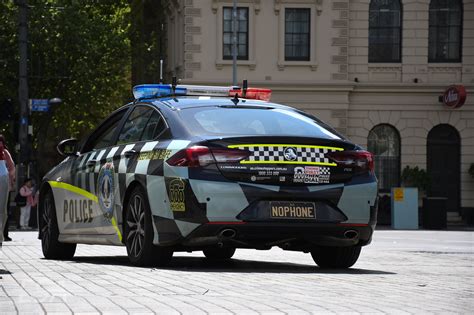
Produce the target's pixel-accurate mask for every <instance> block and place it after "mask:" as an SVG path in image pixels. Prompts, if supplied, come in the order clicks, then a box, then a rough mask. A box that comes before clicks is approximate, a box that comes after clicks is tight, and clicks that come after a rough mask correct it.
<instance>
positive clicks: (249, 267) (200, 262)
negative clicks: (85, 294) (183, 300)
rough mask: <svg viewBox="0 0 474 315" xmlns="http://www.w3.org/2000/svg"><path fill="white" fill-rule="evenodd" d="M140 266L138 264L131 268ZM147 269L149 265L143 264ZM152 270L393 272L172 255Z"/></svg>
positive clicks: (121, 262) (98, 260)
mask: <svg viewBox="0 0 474 315" xmlns="http://www.w3.org/2000/svg"><path fill="white" fill-rule="evenodd" d="M73 261H74V262H76V263H89V264H97V265H118V266H130V267H133V265H132V264H130V262H129V260H128V258H127V257H126V256H77V257H74V259H73ZM134 268H140V267H134ZM147 269H150V267H147ZM153 269H164V270H176V271H179V270H182V271H188V272H234V273H321V274H361V275H363V274H375V275H394V274H396V273H394V272H388V271H381V270H370V269H359V268H350V269H321V268H318V267H317V266H316V265H304V264H296V263H291V262H269V261H257V260H243V259H231V260H229V261H225V262H218V261H210V260H208V259H206V258H204V257H182V256H176V257H173V259H172V261H171V263H170V265H169V266H166V267H158V268H153Z"/></svg>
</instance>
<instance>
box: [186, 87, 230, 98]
mask: <svg viewBox="0 0 474 315" xmlns="http://www.w3.org/2000/svg"><path fill="white" fill-rule="evenodd" d="M179 87H180V88H185V89H186V95H200V96H229V90H230V89H232V88H231V87H227V86H206V85H179Z"/></svg>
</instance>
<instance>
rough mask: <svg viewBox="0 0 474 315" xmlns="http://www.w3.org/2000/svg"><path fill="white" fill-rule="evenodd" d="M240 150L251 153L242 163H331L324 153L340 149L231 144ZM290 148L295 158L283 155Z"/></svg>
mask: <svg viewBox="0 0 474 315" xmlns="http://www.w3.org/2000/svg"><path fill="white" fill-rule="evenodd" d="M231 147H232V148H236V149H240V150H248V151H250V152H251V155H250V156H249V158H248V159H246V160H244V161H242V162H241V163H243V164H252V163H264V162H269V163H301V164H314V165H333V162H332V161H330V160H329V159H328V158H327V157H326V154H327V153H329V152H335V151H341V150H342V149H340V148H330V147H317V146H294V147H293V146H291V145H290V146H288V145H268V146H265V145H258V146H256V145H239V146H231ZM289 150H292V151H293V152H294V153H296V158H294V159H290V158H287V157H285V153H287V152H289Z"/></svg>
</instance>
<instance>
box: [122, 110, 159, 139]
mask: <svg viewBox="0 0 474 315" xmlns="http://www.w3.org/2000/svg"><path fill="white" fill-rule="evenodd" d="M153 112H154V111H153V109H151V108H149V107H147V106H137V107H135V109H134V110H133V111H132V113H131V114H130V115H129V116H128V118H127V120H126V121H125V124H124V125H123V128H122V130H121V131H120V134H119V138H118V141H117V144H124V143H130V142H137V141H140V139H141V138H142V134H143V131H144V130H145V128H146V127H147V123H148V120H149V119H150V116H151V114H152V113H153Z"/></svg>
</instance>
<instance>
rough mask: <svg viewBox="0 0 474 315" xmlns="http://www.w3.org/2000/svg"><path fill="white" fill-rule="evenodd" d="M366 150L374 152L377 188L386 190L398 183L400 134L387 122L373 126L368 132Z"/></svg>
mask: <svg viewBox="0 0 474 315" xmlns="http://www.w3.org/2000/svg"><path fill="white" fill-rule="evenodd" d="M367 147H368V150H369V151H370V152H372V153H373V154H374V162H375V175H377V179H378V182H379V190H380V191H382V192H388V191H390V189H391V188H392V187H397V186H399V185H400V135H399V134H398V131H397V130H396V129H395V128H394V127H392V126H390V125H387V124H383V125H378V126H375V127H374V128H373V129H372V130H371V131H370V132H369V138H368V145H367Z"/></svg>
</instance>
